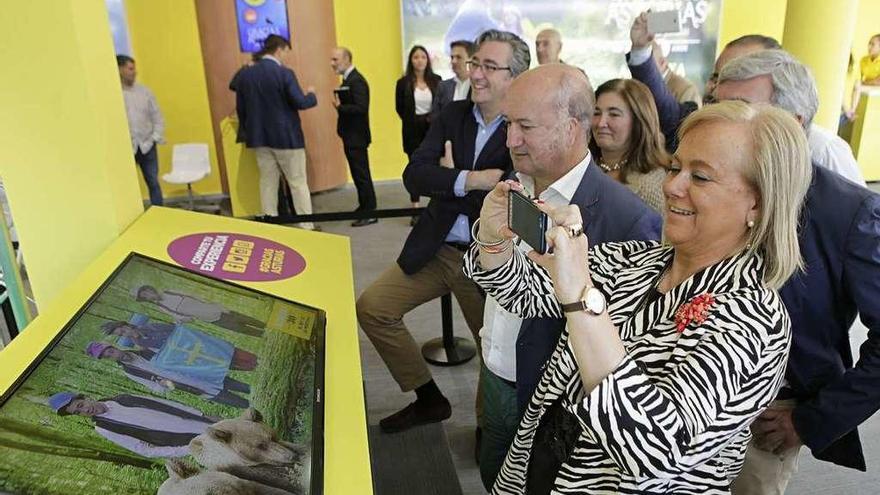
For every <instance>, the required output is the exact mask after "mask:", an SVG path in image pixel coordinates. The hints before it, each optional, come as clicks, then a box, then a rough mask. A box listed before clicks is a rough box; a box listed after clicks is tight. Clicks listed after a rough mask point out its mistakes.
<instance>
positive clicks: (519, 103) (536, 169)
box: [480, 64, 661, 490]
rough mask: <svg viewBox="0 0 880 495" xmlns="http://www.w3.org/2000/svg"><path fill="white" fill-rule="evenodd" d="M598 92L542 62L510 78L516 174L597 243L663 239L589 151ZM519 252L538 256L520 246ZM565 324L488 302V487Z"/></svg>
mask: <svg viewBox="0 0 880 495" xmlns="http://www.w3.org/2000/svg"><path fill="white" fill-rule="evenodd" d="M593 94H594V92H593V88H592V87H591V86H590V82H589V79H588V78H587V77H586V76H585V75H584V73H583V72H582V71H581V70H580V69H578V68H576V67H573V66H567V65H563V64H548V65H542V66H540V67H538V68H536V69H532V70H530V71H528V72H526V73H525V74H522V75H521V76H519V77H518V78H517V79H516V81H514V83H513V85H511V87H510V90H509V91H508V92H507V95H506V96H505V98H504V102H503V104H502V110H503V114H504V116H505V117H506V118H507V120H508V122H509V123H508V129H507V147H508V148H509V149H510V154H511V157H512V160H513V167H514V169H515V170H516V172H517V178H518V179H519V181H520V183H521V184H522V185H523V189H524V191H525V193H527V194H528V195H529V196H530V197H533V198H535V199H538V200H540V201H543V203H544V204H545V205H547V206H549V207H552V208H560V207H563V206H565V205H568V204H574V205H577V206H578V207H580V209H581V216H582V217H583V218H584V229H585V232H586V233H587V236H588V237H589V239H590V244H591V245H595V244H598V243H603V242H609V241H628V240H636V239H638V240H656V239H659V238H660V224H661V219H660V216H659V215H658V214H657V213H656V212H654V210H652V209H651V208H650V207H649V206H648V205H646V204H645V203H644V202H643V201H642V200H641V199H639V198H638V197H637V196H636V195H635V194H633V193H632V192H630V190H629V189H627V188H626V187H625V186H623V185H621V184H620V183H618V182H617V181H615V180H613V179H611V178H609V177H608V176H607V175H606V174H604V173H603V172H602V170H601V169H600V168H599V167H598V166H597V165H596V164H595V162H593V159H592V156H591V155H590V152H589V147H588V144H589V136H590V133H589V128H590V119H591V118H592V115H593V107H594V104H595V100H594V97H593ZM560 109H564V110H563V111H561V112H560ZM480 237H481V238H485V237H491V234H487V233H485V232H484V233H482V234H480ZM516 248H518V249H521V250H523V251H531V250H532V246H528V245H527V244H525V243H522V242H520V243H518V244H517V245H516ZM564 327H565V319H562V318H560V319H554V318H531V319H525V320H523V319H521V318H519V317H517V316H516V315H514V314H511V313H509V312H508V311H506V310H504V309H503V308H502V307H500V306H499V305H498V304H497V303H496V302H495V301H494V300H493V299H492V298H487V300H486V309H485V312H484V320H483V329H482V330H481V331H480V336H481V338H482V343H483V348H482V350H483V365H484V366H483V367H482V370H481V373H482V378H483V381H482V384H483V435H482V442H481V443H482V445H481V449H480V450H481V451H480V475H481V477H482V479H483V484H484V486H485V487H486V489H487V490H490V489H491V487H492V485H493V484H494V482H495V478H496V477H497V475H498V472H499V471H500V469H501V465H502V463H503V462H504V457H505V455H506V454H507V450H508V448H509V447H510V444H511V443H512V442H513V438H514V435H515V434H516V429H517V425H518V424H519V420H520V416H521V413H522V411H523V410H524V409H525V407H524V404H525V403H526V402H527V401H528V400H529V399H530V398H531V396H532V392H533V391H534V389H535V387H536V386H537V383H538V380H539V379H540V376H541V372H542V371H543V367H544V363H546V361H547V359H549V357H550V355H551V354H552V353H553V349H554V348H555V347H556V344H557V342H558V340H559V336H560V335H561V333H562V329H563V328H564Z"/></svg>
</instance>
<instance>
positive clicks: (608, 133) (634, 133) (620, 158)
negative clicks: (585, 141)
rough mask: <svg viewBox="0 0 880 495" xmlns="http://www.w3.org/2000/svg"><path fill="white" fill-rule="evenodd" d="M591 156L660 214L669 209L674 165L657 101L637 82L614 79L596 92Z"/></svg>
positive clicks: (645, 87)
mask: <svg viewBox="0 0 880 495" xmlns="http://www.w3.org/2000/svg"><path fill="white" fill-rule="evenodd" d="M592 128H593V139H592V140H591V141H590V151H591V152H592V153H593V157H594V158H595V160H596V162H597V163H598V164H599V167H600V168H601V169H602V170H604V171H605V173H607V174H608V175H609V176H611V177H612V178H613V179H614V180H616V181H618V182H620V183H621V184H623V185H625V186H627V187H628V188H630V190H632V192H634V193H636V195H637V196H639V197H640V198H642V199H643V200H644V201H645V203H647V204H648V206H650V207H651V208H654V209H655V210H657V211H661V212H662V210H663V189H662V185H663V177H664V176H665V174H666V172H665V169H664V168H663V167H665V166H666V165H668V164H669V155H668V154H667V153H666V149H665V148H664V142H665V141H664V138H663V133H661V132H660V118H659V117H658V116H657V107H656V106H655V105H654V98H653V97H652V96H651V92H650V91H649V90H648V87H647V86H645V85H644V84H642V83H640V82H639V81H636V80H635V79H612V80H610V81H607V82H605V83H604V84H602V85H601V86H599V88H598V89H596V107H595V110H594V111H593V122H592Z"/></svg>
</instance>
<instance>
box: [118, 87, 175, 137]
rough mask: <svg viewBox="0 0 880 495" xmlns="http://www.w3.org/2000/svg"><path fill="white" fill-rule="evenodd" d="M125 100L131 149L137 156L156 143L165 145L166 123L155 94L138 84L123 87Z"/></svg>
mask: <svg viewBox="0 0 880 495" xmlns="http://www.w3.org/2000/svg"><path fill="white" fill-rule="evenodd" d="M122 97H123V99H124V100H125V114H126V116H127V117H128V130H129V132H130V133H131V149H132V151H133V152H134V153H135V154H136V153H137V152H138V150H140V151H141V153H146V152H148V151H150V148H152V147H153V145H154V144H156V143H160V144H161V143H164V142H165V139H164V135H165V121H164V120H163V119H162V112H160V111H159V104H158V103H156V97H155V96H153V93H152V92H151V91H150V90H149V89H147V88H146V86H143V85H141V84H138V83H134V84H133V85H131V86H126V85H124V84H123V85H122Z"/></svg>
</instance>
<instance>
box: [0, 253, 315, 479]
mask: <svg viewBox="0 0 880 495" xmlns="http://www.w3.org/2000/svg"><path fill="white" fill-rule="evenodd" d="M325 324H326V317H325V313H324V312H323V311H321V310H320V309H317V308H313V307H309V306H305V305H302V304H298V303H296V302H293V301H288V300H285V299H282V298H279V297H276V296H273V295H270V294H266V293H263V292H260V291H257V290H254V289H250V288H246V287H243V286H240V285H236V284H233V283H229V282H225V281H222V280H216V279H213V278H210V277H206V276H204V275H200V274H197V273H193V272H190V271H187V270H185V269H183V268H180V267H178V266H174V265H171V264H168V263H165V262H162V261H158V260H155V259H152V258H148V257H146V256H143V255H140V254H136V253H132V254H130V255H129V256H128V257H127V258H126V259H125V261H124V262H123V263H122V264H121V265H120V266H119V267H118V268H117V269H116V270H115V271H114V272H113V274H112V275H111V276H110V277H109V278H108V279H107V280H106V281H105V282H104V284H103V285H102V286H101V287H100V289H99V290H98V291H97V292H96V293H95V294H94V295H93V296H92V297H91V298H90V299H89V301H88V302H87V303H86V304H85V305H84V306H83V307H82V308H81V309H80V310H79V311H78V312H77V313H76V314H75V315H73V316H72V318H71V319H70V321H69V322H68V323H67V324H66V325H65V326H64V328H63V329H62V330H61V331H60V332H59V333H58V335H57V337H56V338H55V339H54V340H53V341H52V342H51V344H50V345H48V346H47V347H46V349H45V350H44V351H43V352H42V354H41V355H40V356H39V357H38V358H37V359H36V360H34V362H33V363H32V364H31V365H30V367H29V368H28V369H27V370H26V372H25V373H23V374H22V375H21V376H20V377H19V379H18V380H17V381H16V382H15V384H14V385H13V386H12V387H11V388H10V389H9V390H7V391H6V392H5V393H3V395H2V396H0V493H11V494H47V495H48V494H53V495H70V494H74V493H89V494H103V493H106V494H112V495H119V494H123V493H124V494H155V493H159V494H161V495H176V494H191V493H303V494H320V493H321V492H322V481H323V469H322V467H323V424H324V421H323V418H324V408H323V403H324V399H323V389H324V336H325ZM25 332H27V330H25Z"/></svg>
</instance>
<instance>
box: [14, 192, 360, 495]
mask: <svg viewBox="0 0 880 495" xmlns="http://www.w3.org/2000/svg"><path fill="white" fill-rule="evenodd" d="M205 232H225V233H231V234H239V235H243V236H253V237H260V238H263V239H268V240H270V241H274V243H278V244H281V245H283V246H284V247H286V248H290V249H293V250H294V251H296V252H297V253H299V255H301V256H302V258H303V259H304V260H305V269H304V270H303V271H301V272H300V273H298V274H297V275H295V276H292V277H290V278H286V279H282V280H275V281H266V282H237V283H240V284H242V285H244V286H247V287H251V288H254V289H256V290H260V291H263V292H266V293H268V294H271V295H275V296H278V297H281V298H285V299H291V300H294V301H297V302H299V303H302V304H306V305H310V306H314V307H317V308H321V309H323V310H324V311H325V312H326V317H327V326H326V352H325V368H324V369H325V384H324V386H325V389H324V390H325V398H324V460H323V463H324V472H323V480H324V493H327V494H329V495H343V494H344V495H349V494H371V493H372V481H371V473H370V458H369V449H368V442H367V422H366V415H365V407H364V396H363V385H362V376H361V366H360V354H359V346H358V334H357V323H356V319H355V310H354V290H353V286H354V285H353V276H352V268H351V266H352V264H351V255H350V248H349V241H348V239H347V238H345V237H340V236H335V235H330V234H323V233H314V232H307V231H303V230H299V229H293V228H287V227H280V226H273V225H266V224H260V223H256V222H249V221H243V220H236V219H231V218H225V217H218V216H212V215H206V214H199V213H193V212H188V211H181V210H173V209H167V208H156V207H154V208H150V209H149V210H148V211H147V212H146V213H144V214H143V215H142V216H141V217H140V218H138V219H137V220H136V221H135V222H134V223H133V224H132V226H131V227H129V228H128V229H127V230H126V231H125V232H124V233H123V234H122V235H121V236H120V237H119V238H118V239H117V240H116V241H115V242H114V243H113V244H112V245H111V246H110V247H109V248H108V249H107V250H106V251H105V252H103V253H102V254H101V255H100V256H99V257H98V258H97V259H96V260H95V261H94V262H93V263H91V265H89V267H88V268H87V269H86V270H85V271H84V272H83V273H81V274H80V275H79V276H78V277H77V278H76V280H75V282H74V283H73V284H71V285H70V286H69V287H67V288H66V289H65V290H64V291H63V292H62V293H61V295H60V296H59V297H58V298H57V299H56V300H55V301H54V302H53V303H52V304H51V305H49V306H48V307H46V308H45V310H44V311H42V313H41V314H40V316H39V317H38V318H36V319H35V320H34V321H33V322H32V323H31V324H30V325H28V327H27V328H26V329H25V330H24V331H23V332H22V334H21V335H20V336H19V337H18V338H16V339H15V340H14V341H13V342H12V343H11V344H10V345H9V346H8V347H7V348H5V349H3V350H2V351H0V363H2V364H0V393H2V392H4V391H5V390H7V389H9V388H10V387H11V386H13V384H14V383H15V381H16V380H17V379H18V377H19V376H20V375H21V374H22V373H23V372H24V371H25V370H26V369H27V368H28V366H29V365H30V364H31V362H33V361H34V360H35V359H36V358H37V357H38V356H39V355H40V353H41V352H42V351H43V350H44V349H45V348H47V346H49V345H50V343H51V342H52V341H53V339H54V338H55V337H56V335H57V334H58V333H59V331H60V330H61V329H62V328H63V327H64V326H65V324H66V323H67V322H68V321H69V320H70V319H71V318H72V317H73V316H74V315H75V314H76V313H77V312H78V311H79V310H80V308H82V307H83V305H84V304H85V303H86V302H87V301H88V300H89V298H90V297H92V295H93V294H94V293H95V292H96V291H97V290H98V289H99V288H100V287H101V285H102V283H103V282H104V281H105V280H106V279H107V278H108V277H110V276H111V274H113V273H114V270H115V269H116V267H117V266H119V265H120V264H121V263H122V262H123V261H124V260H125V259H126V257H127V256H128V254H129V253H130V252H132V251H135V252H138V253H141V254H144V255H146V256H149V257H152V258H156V259H159V260H162V261H167V262H173V260H172V257H171V256H170V255H169V254H168V246H169V244H170V243H171V242H172V241H174V240H176V239H180V238H182V237H185V236H190V235H192V234H197V233H205ZM60 242H74V241H73V240H70V241H60Z"/></svg>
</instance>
